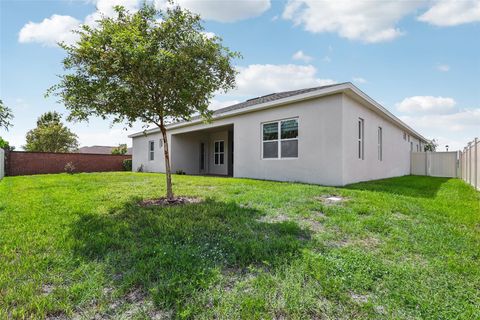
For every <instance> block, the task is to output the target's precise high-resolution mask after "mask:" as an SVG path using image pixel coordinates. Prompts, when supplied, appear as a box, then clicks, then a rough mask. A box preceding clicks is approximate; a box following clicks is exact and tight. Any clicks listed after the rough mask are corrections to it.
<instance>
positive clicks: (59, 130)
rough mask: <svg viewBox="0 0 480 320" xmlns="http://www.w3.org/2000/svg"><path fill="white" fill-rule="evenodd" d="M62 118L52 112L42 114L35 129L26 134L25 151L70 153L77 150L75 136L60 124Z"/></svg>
mask: <svg viewBox="0 0 480 320" xmlns="http://www.w3.org/2000/svg"><path fill="white" fill-rule="evenodd" d="M61 120H62V116H61V115H60V114H59V113H57V112H55V111H53V112H47V113H44V114H42V115H41V116H40V117H39V118H38V120H37V127H36V128H35V129H32V130H30V131H28V132H27V138H26V140H27V144H26V145H25V146H24V147H23V148H24V149H25V150H26V151H37V152H70V151H74V150H76V149H78V141H77V135H76V134H74V133H73V132H71V131H70V129H68V128H67V127H65V126H64V125H63V123H62V122H61Z"/></svg>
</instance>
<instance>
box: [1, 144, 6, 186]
mask: <svg viewBox="0 0 480 320" xmlns="http://www.w3.org/2000/svg"><path fill="white" fill-rule="evenodd" d="M4 176H5V151H3V149H2V148H0V180H2V178H3V177H4Z"/></svg>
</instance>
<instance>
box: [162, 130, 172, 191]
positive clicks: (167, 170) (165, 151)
mask: <svg viewBox="0 0 480 320" xmlns="http://www.w3.org/2000/svg"><path fill="white" fill-rule="evenodd" d="M159 127H160V131H161V132H162V137H163V155H164V156H165V174H166V176H167V199H168V200H173V190H172V173H171V171H170V154H169V152H168V139H167V128H165V126H164V125H163V124H161V125H160V126H159Z"/></svg>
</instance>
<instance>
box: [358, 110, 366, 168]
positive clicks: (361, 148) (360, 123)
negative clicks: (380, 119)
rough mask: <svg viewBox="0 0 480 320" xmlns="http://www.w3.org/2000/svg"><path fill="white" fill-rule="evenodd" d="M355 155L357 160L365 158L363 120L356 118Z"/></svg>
mask: <svg viewBox="0 0 480 320" xmlns="http://www.w3.org/2000/svg"><path fill="white" fill-rule="evenodd" d="M357 156H358V159H359V160H365V120H364V119H363V118H358V120H357Z"/></svg>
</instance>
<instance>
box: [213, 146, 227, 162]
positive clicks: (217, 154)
mask: <svg viewBox="0 0 480 320" xmlns="http://www.w3.org/2000/svg"><path fill="white" fill-rule="evenodd" d="M214 144H215V145H214V150H213V157H214V163H215V165H217V166H219V165H222V164H224V163H225V141H223V140H220V141H215V142H214Z"/></svg>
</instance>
